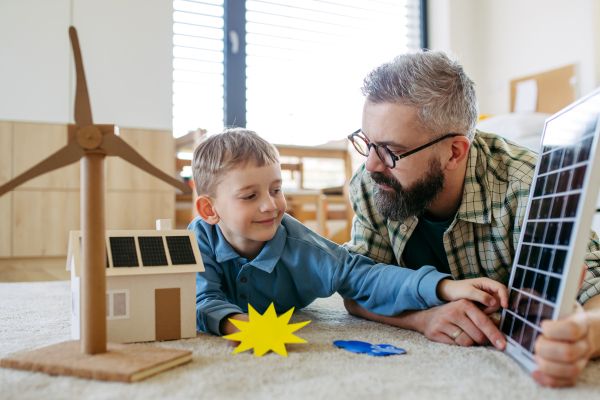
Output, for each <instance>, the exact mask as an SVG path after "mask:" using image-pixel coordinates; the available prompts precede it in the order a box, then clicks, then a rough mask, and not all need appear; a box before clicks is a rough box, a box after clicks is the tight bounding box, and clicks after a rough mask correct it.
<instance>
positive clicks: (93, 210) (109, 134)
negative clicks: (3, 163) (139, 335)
mask: <svg viewBox="0 0 600 400" xmlns="http://www.w3.org/2000/svg"><path fill="white" fill-rule="evenodd" d="M69 36H70V37H71V44H72V46H73V55H74V57H75V67H76V73H77V88H76V92H75V125H72V124H69V126H68V144H67V145H66V146H65V147H63V148H62V149H60V150H59V151H57V152H56V153H54V154H53V155H51V156H50V157H48V158H47V159H45V160H44V161H42V162H40V163H39V164H37V165H36V166H34V167H33V168H31V169H29V170H28V171H26V172H24V173H23V174H21V175H19V176H17V177H16V178H15V179H13V180H11V181H9V182H8V183H6V184H5V185H3V186H0V196H2V195H3V194H5V193H6V192H8V191H10V190H12V189H14V188H16V187H17V186H19V185H21V184H22V183H24V182H26V181H28V180H30V179H33V178H35V177H36V176H39V175H42V174H45V173H46V172H50V171H53V170H55V169H58V168H61V167H64V166H67V165H69V164H72V163H75V162H77V161H79V160H81V231H82V236H83V238H82V260H81V261H82V277H81V291H82V304H81V311H82V321H81V325H82V332H81V343H79V341H72V342H65V343H60V344H58V345H54V346H49V347H45V348H42V349H38V350H34V351H30V352H28V353H24V354H19V355H15V356H11V357H8V358H5V359H3V360H2V362H1V366H2V367H7V368H17V369H27V370H35V371H41V372H46V373H50V374H59V375H75V376H80V377H85V378H93V379H102V380H121V381H129V382H131V381H135V380H139V379H144V378H145V377H147V376H150V375H153V374H155V373H158V372H160V371H162V370H165V369H168V368H172V367H175V366H177V365H180V364H183V363H185V362H188V361H190V360H191V352H189V351H181V350H167V349H160V348H150V347H141V346H138V347H136V346H124V345H117V344H111V343H109V344H108V350H107V343H106V300H105V296H106V273H105V267H106V246H105V215H104V213H105V210H104V198H105V188H104V158H105V157H106V156H107V155H108V156H118V157H121V158H123V159H124V160H127V161H129V162H130V163H131V164H133V165H135V166H137V167H139V168H141V169H143V170H144V171H146V172H148V173H150V174H151V175H154V176H156V177H157V178H159V179H162V180H163V181H165V182H167V183H169V184H171V185H173V186H175V187H176V188H178V189H180V190H182V191H183V192H186V193H190V192H191V191H192V189H191V188H190V187H189V186H188V185H186V184H184V183H182V182H180V181H178V180H177V179H175V178H173V177H171V176H169V175H167V174H166V173H164V172H162V171H161V170H159V169H158V168H156V167H154V166H153V165H151V164H150V163H149V162H148V161H146V160H145V159H144V158H143V157H142V156H141V155H139V154H138V153H137V152H136V151H135V150H134V149H133V148H132V147H131V146H129V145H128V144H127V143H126V142H125V141H123V140H122V139H121V138H120V137H119V136H118V134H119V128H118V127H117V126H115V125H94V123H93V120H92V109H91V107H90V99H89V96H88V90H87V83H86V80H85V73H84V71H83V62H82V58H81V51H80V49H79V40H78V38H77V31H76V30H75V28H74V27H70V28H69Z"/></svg>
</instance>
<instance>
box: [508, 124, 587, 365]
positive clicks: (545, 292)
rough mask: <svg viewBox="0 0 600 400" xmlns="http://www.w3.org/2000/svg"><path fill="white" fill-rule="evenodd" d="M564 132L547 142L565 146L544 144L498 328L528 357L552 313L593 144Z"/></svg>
mask: <svg viewBox="0 0 600 400" xmlns="http://www.w3.org/2000/svg"><path fill="white" fill-rule="evenodd" d="M569 126H570V125H569ZM594 126H595V124H594ZM563 128H564V125H558V128H555V131H553V132H552V133H551V135H550V137H551V140H549V142H552V141H555V142H556V141H558V142H562V141H564V142H565V143H564V145H557V144H554V143H552V144H546V143H544V146H543V151H542V155H541V157H540V159H539V167H538V170H537V173H536V176H534V182H535V183H534V185H533V188H532V193H533V196H532V199H531V200H530V205H529V213H528V214H527V217H526V219H525V221H524V226H525V229H524V233H523V237H522V242H521V246H520V247H519V249H518V254H517V255H516V257H515V258H516V260H517V261H516V263H515V266H514V267H513V268H514V274H513V277H512V280H511V281H510V285H509V292H510V298H509V307H508V309H507V310H505V313H504V320H503V322H502V325H501V330H502V332H503V333H504V334H505V335H507V337H510V338H511V339H512V340H513V341H514V342H516V343H518V344H519V345H520V346H521V347H522V348H523V349H524V350H525V351H526V352H529V353H530V354H531V353H533V352H534V346H535V339H536V338H537V336H538V335H539V334H541V333H540V328H539V324H540V323H541V321H542V320H544V319H551V318H552V316H553V314H554V312H555V309H556V307H555V306H553V304H555V303H556V302H557V299H558V296H559V293H560V292H559V290H560V289H561V279H563V274H564V272H565V270H566V268H565V262H566V260H567V256H568V251H570V247H568V246H570V245H571V244H572V243H573V241H574V227H575V222H576V217H577V215H578V212H579V209H580V208H581V205H580V203H581V199H582V194H581V192H582V188H583V186H584V181H585V176H586V172H587V168H588V163H589V156H590V154H591V147H592V144H593V137H592V136H586V137H584V136H585V135H586V134H584V133H581V132H580V133H579V137H577V134H575V133H573V132H569V133H570V135H562V131H560V130H561V129H563ZM546 129H548V128H546ZM588 130H589V129H588ZM590 132H591V131H590ZM552 135H554V136H552ZM563 136H564V138H566V139H564V138H563ZM569 140H570V142H569ZM544 141H546V135H545V136H544ZM523 354H525V355H527V354H526V353H523ZM528 357H531V355H528Z"/></svg>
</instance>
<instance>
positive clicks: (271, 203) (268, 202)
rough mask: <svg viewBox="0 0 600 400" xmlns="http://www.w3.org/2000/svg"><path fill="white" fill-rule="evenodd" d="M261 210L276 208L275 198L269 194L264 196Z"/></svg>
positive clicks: (268, 210) (266, 210)
mask: <svg viewBox="0 0 600 400" xmlns="http://www.w3.org/2000/svg"><path fill="white" fill-rule="evenodd" d="M260 208H261V211H262V212H273V211H275V210H276V209H277V205H276V204H275V199H273V198H272V197H271V196H266V198H265V200H264V201H263V202H262V204H261V207H260Z"/></svg>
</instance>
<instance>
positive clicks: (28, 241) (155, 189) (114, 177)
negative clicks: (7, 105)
mask: <svg viewBox="0 0 600 400" xmlns="http://www.w3.org/2000/svg"><path fill="white" fill-rule="evenodd" d="M120 132H121V137H122V138H123V140H125V141H126V142H127V143H129V144H130V145H131V146H132V147H134V148H135V149H136V150H137V151H138V152H139V153H140V154H141V155H142V156H144V157H145V158H146V159H147V160H149V161H150V162H151V163H152V164H154V165H155V166H157V167H158V168H160V169H161V170H163V171H165V172H166V173H169V174H172V173H174V171H175V162H174V158H173V155H174V153H175V139H174V138H173V135H172V132H171V131H157V130H143V129H121V130H120ZM66 143H67V126H66V125H65V124H37V123H23V122H11V121H0V184H2V183H5V182H7V181H8V180H10V179H12V178H14V177H15V176H17V175H19V174H20V173H22V172H24V171H26V170H27V169H29V168H30V167H32V166H33V165H35V164H37V163H38V162H40V161H42V160H43V159H44V158H46V157H48V156H50V155H51V154H53V153H54V152H55V151H57V150H58V149H60V148H61V147H63V146H64V145H66ZM79 168H80V166H79V162H77V163H75V164H72V165H70V166H67V167H65V168H61V169H59V170H56V171H53V172H50V173H48V174H45V175H43V176H40V177H37V178H35V179H32V180H31V181H29V182H27V183H25V184H23V185H21V186H20V187H18V188H16V189H15V190H14V191H12V192H10V193H7V194H5V195H4V196H2V197H0V259H7V258H33V257H42V258H43V257H48V258H51V257H59V256H60V257H62V256H66V255H67V250H68V238H69V231H71V230H79V229H80V216H79V212H80V209H79V201H80V194H79V176H80V172H79ZM106 188H107V190H106V191H107V193H106V211H107V212H106V215H107V218H106V229H155V221H156V220H157V219H174V217H175V189H174V188H172V187H171V186H169V185H168V184H166V183H163V182H162V181H160V180H158V179H156V178H154V177H152V176H151V175H149V174H148V173H146V172H144V171H142V170H139V169H137V168H136V167H134V166H132V165H131V164H129V163H127V162H125V161H123V160H121V159H118V158H116V157H107V159H106Z"/></svg>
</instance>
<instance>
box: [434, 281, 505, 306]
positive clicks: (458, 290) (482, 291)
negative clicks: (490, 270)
mask: <svg viewBox="0 0 600 400" xmlns="http://www.w3.org/2000/svg"><path fill="white" fill-rule="evenodd" d="M437 295H438V297H439V298H440V299H442V300H447V301H455V300H460V299H467V300H471V301H476V302H478V303H481V304H483V305H484V306H486V307H485V308H484V309H483V312H484V313H485V314H492V313H494V312H496V311H498V309H499V308H500V305H502V307H504V308H507V307H508V292H507V290H506V286H504V285H503V284H501V283H500V282H496V281H494V280H492V279H489V278H475V279H465V280H462V281H454V280H452V279H443V280H441V281H440V282H439V283H438V286H437Z"/></svg>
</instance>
